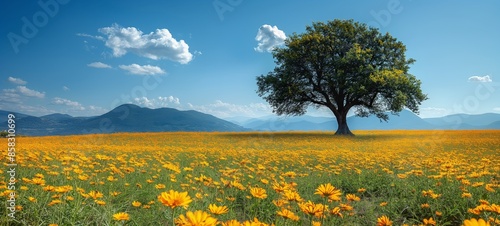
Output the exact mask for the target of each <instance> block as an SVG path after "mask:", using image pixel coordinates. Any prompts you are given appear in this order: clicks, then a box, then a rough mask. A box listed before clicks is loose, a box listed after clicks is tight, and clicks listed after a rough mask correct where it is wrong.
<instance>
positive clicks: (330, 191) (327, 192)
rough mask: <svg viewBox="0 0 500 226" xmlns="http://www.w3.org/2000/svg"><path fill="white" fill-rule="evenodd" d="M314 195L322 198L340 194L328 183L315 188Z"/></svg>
mask: <svg viewBox="0 0 500 226" xmlns="http://www.w3.org/2000/svg"><path fill="white" fill-rule="evenodd" d="M314 194H316V195H321V196H322V197H329V196H332V195H336V196H340V195H341V194H342V193H341V192H340V190H339V189H336V188H335V187H334V186H332V185H331V184H330V183H328V184H321V185H319V187H318V188H316V192H315V193H314Z"/></svg>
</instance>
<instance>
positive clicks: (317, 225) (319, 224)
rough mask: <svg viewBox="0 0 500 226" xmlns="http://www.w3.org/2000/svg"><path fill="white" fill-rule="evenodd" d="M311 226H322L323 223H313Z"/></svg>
mask: <svg viewBox="0 0 500 226" xmlns="http://www.w3.org/2000/svg"><path fill="white" fill-rule="evenodd" d="M311 226H321V222H319V221H312V222H311Z"/></svg>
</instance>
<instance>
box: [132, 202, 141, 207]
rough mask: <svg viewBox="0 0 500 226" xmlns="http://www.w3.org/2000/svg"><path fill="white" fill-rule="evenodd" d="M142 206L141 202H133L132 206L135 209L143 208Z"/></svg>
mask: <svg viewBox="0 0 500 226" xmlns="http://www.w3.org/2000/svg"><path fill="white" fill-rule="evenodd" d="M141 205H142V203H141V202H139V201H133V202H132V206H134V207H139V206H141Z"/></svg>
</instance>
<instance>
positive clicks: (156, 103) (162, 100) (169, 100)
mask: <svg viewBox="0 0 500 226" xmlns="http://www.w3.org/2000/svg"><path fill="white" fill-rule="evenodd" d="M134 104H137V105H140V106H142V107H148V108H162V107H167V106H171V105H172V104H174V105H176V106H177V107H180V104H181V103H180V100H179V98H177V97H174V96H168V97H162V96H159V97H157V98H152V99H149V98H147V97H140V98H134Z"/></svg>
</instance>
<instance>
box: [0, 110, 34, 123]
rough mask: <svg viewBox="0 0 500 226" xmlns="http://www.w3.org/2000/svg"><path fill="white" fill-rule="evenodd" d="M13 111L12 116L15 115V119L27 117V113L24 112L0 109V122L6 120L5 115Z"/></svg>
mask: <svg viewBox="0 0 500 226" xmlns="http://www.w3.org/2000/svg"><path fill="white" fill-rule="evenodd" d="M12 113H14V116H15V117H16V118H15V119H22V118H25V117H28V116H29V115H25V114H21V113H16V112H12V111H3V110H0V122H6V121H7V120H8V118H7V116H8V115H9V114H12Z"/></svg>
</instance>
